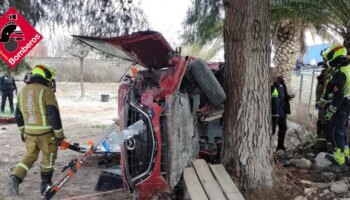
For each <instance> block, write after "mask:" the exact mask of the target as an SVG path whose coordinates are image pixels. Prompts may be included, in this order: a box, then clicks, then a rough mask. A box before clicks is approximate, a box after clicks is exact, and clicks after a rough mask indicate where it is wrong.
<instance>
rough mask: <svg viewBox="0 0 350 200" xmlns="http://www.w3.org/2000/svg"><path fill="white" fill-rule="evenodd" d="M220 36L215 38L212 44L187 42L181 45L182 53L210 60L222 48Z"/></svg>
mask: <svg viewBox="0 0 350 200" xmlns="http://www.w3.org/2000/svg"><path fill="white" fill-rule="evenodd" d="M222 43H223V42H222V38H218V39H215V40H214V42H213V43H212V44H207V45H203V44H202V43H199V42H194V43H190V44H187V45H185V46H184V47H183V51H182V54H183V55H184V56H185V55H190V56H194V57H198V58H202V59H204V60H206V61H210V59H212V58H213V57H214V56H215V55H216V53H217V52H218V51H219V50H220V49H221V48H222Z"/></svg>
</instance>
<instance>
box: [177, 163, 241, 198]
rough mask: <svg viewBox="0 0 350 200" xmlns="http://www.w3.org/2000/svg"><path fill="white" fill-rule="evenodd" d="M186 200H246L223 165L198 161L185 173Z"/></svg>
mask: <svg viewBox="0 0 350 200" xmlns="http://www.w3.org/2000/svg"><path fill="white" fill-rule="evenodd" d="M183 176H184V183H185V189H184V199H185V200H244V197H243V195H242V194H241V192H240V191H239V190H238V188H237V187H236V185H235V183H234V182H233V181H232V179H231V178H230V175H229V174H228V173H227V171H226V170H225V168H224V167H223V166H222V164H215V165H212V164H209V165H208V164H207V163H206V162H205V160H203V159H198V160H195V161H194V162H193V167H189V168H186V169H185V171H184V174H183Z"/></svg>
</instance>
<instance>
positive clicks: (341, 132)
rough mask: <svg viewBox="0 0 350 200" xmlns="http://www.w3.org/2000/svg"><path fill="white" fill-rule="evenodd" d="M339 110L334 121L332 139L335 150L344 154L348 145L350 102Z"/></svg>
mask: <svg viewBox="0 0 350 200" xmlns="http://www.w3.org/2000/svg"><path fill="white" fill-rule="evenodd" d="M347 101H348V102H347V103H343V105H342V106H341V107H340V108H339V109H338V110H337V112H336V113H335V114H334V116H333V119H332V132H331V137H332V140H333V145H334V147H335V148H340V149H341V151H342V152H344V146H345V145H347V144H348V136H347V127H348V124H349V113H350V110H349V109H350V104H349V102H350V101H349V100H347Z"/></svg>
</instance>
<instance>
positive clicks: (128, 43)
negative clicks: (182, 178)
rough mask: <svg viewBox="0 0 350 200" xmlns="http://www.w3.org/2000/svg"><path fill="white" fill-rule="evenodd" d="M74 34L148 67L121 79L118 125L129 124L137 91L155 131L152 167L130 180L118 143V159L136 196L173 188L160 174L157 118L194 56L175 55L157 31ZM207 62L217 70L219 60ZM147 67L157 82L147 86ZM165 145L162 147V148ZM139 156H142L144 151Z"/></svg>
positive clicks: (123, 149)
mask: <svg viewBox="0 0 350 200" xmlns="http://www.w3.org/2000/svg"><path fill="white" fill-rule="evenodd" d="M73 37H75V38H77V39H78V40H80V41H82V42H84V43H86V44H88V45H89V46H91V47H93V48H95V49H98V50H100V51H103V52H105V53H108V54H110V55H113V56H116V57H119V58H122V59H125V60H130V61H133V62H134V63H137V64H139V65H141V66H143V67H145V68H147V69H148V70H145V72H142V71H140V72H138V74H137V75H136V76H129V75H127V76H124V78H123V79H122V81H121V84H120V86H119V89H118V116H119V119H120V121H119V124H118V125H119V126H120V128H121V129H124V128H126V127H127V126H128V125H129V124H127V123H129V122H126V120H127V119H125V118H128V116H127V115H128V114H127V112H128V109H129V106H130V104H129V103H130V102H131V101H132V100H131V98H130V94H131V93H134V92H135V93H136V95H138V96H137V98H138V100H137V102H136V103H137V104H139V106H140V108H142V109H144V110H150V111H151V113H152V114H150V115H149V119H150V120H151V121H152V122H151V123H152V124H151V126H152V127H153V133H154V134H153V135H155V139H154V140H155V146H156V149H154V151H153V152H154V156H153V157H152V161H151V162H152V165H153V166H154V167H152V169H151V170H149V171H147V174H146V175H143V176H142V177H141V178H137V179H134V180H131V178H133V177H132V175H130V174H129V171H128V170H129V169H128V166H129V165H128V154H127V152H128V150H126V147H125V145H124V144H123V145H122V146H121V160H120V165H121V171H122V175H123V183H124V186H125V187H128V188H129V189H131V191H135V190H136V192H137V195H138V199H139V200H147V199H151V198H152V196H154V195H156V194H157V193H171V192H173V190H174V188H172V187H173V186H170V183H169V182H168V181H169V177H168V175H164V176H163V175H162V173H164V171H162V169H161V165H162V161H163V162H164V160H162V153H163V152H162V150H163V149H162V148H163V147H164V144H165V141H167V140H164V141H162V137H163V135H162V134H164V132H163V131H161V130H162V129H161V127H162V126H161V125H163V124H160V120H161V114H162V113H163V112H164V111H165V113H166V112H167V110H165V109H167V108H166V106H165V105H170V104H171V100H170V99H171V97H170V96H175V95H176V94H178V93H179V89H180V86H182V83H183V79H184V76H185V74H186V72H187V71H188V63H189V62H191V61H192V60H194V59H195V58H193V57H190V56H187V57H183V56H180V55H177V53H178V52H174V50H173V48H172V47H171V46H170V45H169V43H168V42H167V41H166V40H165V38H164V37H163V36H162V35H161V34H160V33H157V32H152V31H147V32H138V33H133V34H131V35H127V36H121V37H116V38H96V37H85V36H73ZM208 66H209V68H210V69H212V70H213V71H215V70H220V65H219V64H218V63H210V64H208ZM150 71H151V72H152V73H153V74H155V77H153V78H154V79H152V81H153V82H156V86H154V85H147V87H144V86H143V84H145V82H146V81H145V79H144V77H143V76H145V77H146V75H147V73H149V72H150ZM138 76H141V77H138ZM151 78H152V77H151ZM152 81H151V82H152ZM132 95H134V94H132ZM160 102H162V103H160ZM206 104H208V103H206ZM163 105H164V106H163ZM202 109H203V111H206V112H208V111H209V110H211V108H210V106H207V105H204V106H203V107H202ZM163 115H164V114H163ZM163 115H162V116H163ZM150 120H149V121H150ZM163 123H166V122H163ZM165 133H166V132H165ZM166 134H167V133H166ZM154 140H152V141H154ZM163 142H164V143H163ZM168 143H169V142H168ZM165 145H168V144H165ZM166 148H167V147H164V149H166ZM207 154H208V155H209V154H210V156H213V155H212V154H211V152H205V153H202V154H200V156H203V157H205V156H206V155H207ZM142 156H145V153H143V154H142ZM181 173H182V172H181Z"/></svg>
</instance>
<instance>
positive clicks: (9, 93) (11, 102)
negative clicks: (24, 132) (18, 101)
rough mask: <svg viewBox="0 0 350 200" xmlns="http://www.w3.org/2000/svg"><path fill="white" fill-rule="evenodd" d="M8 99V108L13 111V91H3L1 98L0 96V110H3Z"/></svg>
mask: <svg viewBox="0 0 350 200" xmlns="http://www.w3.org/2000/svg"><path fill="white" fill-rule="evenodd" d="M7 98H8V99H9V102H10V109H11V112H12V113H13V111H14V108H13V92H4V93H3V94H2V98H1V112H4V111H5V104H6V99H7Z"/></svg>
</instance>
